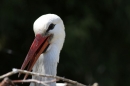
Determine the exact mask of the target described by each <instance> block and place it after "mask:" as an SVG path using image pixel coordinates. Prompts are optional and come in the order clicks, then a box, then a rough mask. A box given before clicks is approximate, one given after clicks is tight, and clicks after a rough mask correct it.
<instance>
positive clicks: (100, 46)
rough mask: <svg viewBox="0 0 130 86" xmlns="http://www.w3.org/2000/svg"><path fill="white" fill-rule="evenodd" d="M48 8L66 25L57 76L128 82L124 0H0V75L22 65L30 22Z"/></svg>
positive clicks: (124, 85)
mask: <svg viewBox="0 0 130 86" xmlns="http://www.w3.org/2000/svg"><path fill="white" fill-rule="evenodd" d="M47 13H54V14H57V15H59V16H60V17H61V18H62V19H63V21H64V24H65V28H66V29H65V30H66V39H65V43H64V47H63V50H62V52H61V55H60V57H61V58H60V63H59V65H58V75H59V76H63V77H66V78H69V79H72V80H76V81H78V82H81V83H84V84H87V85H89V84H93V83H94V82H98V83H99V85H100V86H130V1H129V0H1V1H0V75H2V74H4V73H6V72H9V71H11V70H12V68H20V67H21V65H22V62H23V60H24V58H25V56H26V54H27V52H28V50H29V47H30V45H31V43H32V41H33V38H34V33H33V28H32V26H33V22H34V21H35V20H36V19H37V18H38V17H39V16H41V15H43V14H47ZM10 78H11V79H18V77H17V75H14V76H12V77H10ZM21 79H22V77H21ZM27 85H28V84H27ZM20 86H25V84H22V85H20Z"/></svg>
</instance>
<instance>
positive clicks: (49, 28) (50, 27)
mask: <svg viewBox="0 0 130 86" xmlns="http://www.w3.org/2000/svg"><path fill="white" fill-rule="evenodd" d="M54 27H55V24H53V23H51V24H50V25H49V27H48V29H47V31H46V32H48V31H49V30H52V29H53V28H54Z"/></svg>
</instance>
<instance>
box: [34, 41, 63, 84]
mask: <svg viewBox="0 0 130 86" xmlns="http://www.w3.org/2000/svg"><path fill="white" fill-rule="evenodd" d="M58 45H59V44H58V43H54V44H51V45H50V46H49V47H48V49H47V51H46V52H45V53H43V54H41V55H40V57H39V59H38V60H37V62H36V64H35V65H34V67H33V72H37V73H41V74H49V75H53V76H56V74H57V65H58V62H59V54H60V50H61V48H62V47H58ZM33 78H35V79H37V80H42V81H44V80H47V81H48V80H49V81H50V80H52V78H41V77H36V76H33ZM55 84H56V83H52V85H50V86H55Z"/></svg>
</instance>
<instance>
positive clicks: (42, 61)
mask: <svg viewBox="0 0 130 86" xmlns="http://www.w3.org/2000/svg"><path fill="white" fill-rule="evenodd" d="M50 24H54V25H55V26H54V28H53V29H51V30H49V31H48V32H47V30H48V27H49V25H50ZM33 30H34V33H35V35H37V34H42V35H43V36H44V35H50V34H51V35H52V37H51V39H50V41H49V44H50V45H49V47H48V48H47V50H46V51H45V52H44V53H42V54H41V55H40V57H39V58H38V60H37V62H36V63H35V65H34V67H33V72H37V73H41V74H49V75H54V76H55V75H56V74H57V65H58V62H59V54H60V51H61V49H62V46H63V43H64V39H65V31H64V30H65V29H64V24H63V21H62V19H61V18H60V17H59V16H57V15H55V14H46V15H42V16H41V17H39V18H38V19H37V20H36V21H35V22H34V25H33ZM32 78H34V79H38V80H41V81H49V80H52V79H51V78H41V77H37V76H33V77H32ZM49 85H50V86H56V83H55V82H54V83H51V84H49ZM30 86H42V85H41V84H36V83H31V84H30ZM57 86H65V84H59V85H57Z"/></svg>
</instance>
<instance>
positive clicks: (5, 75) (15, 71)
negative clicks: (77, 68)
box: [0, 68, 86, 86]
mask: <svg viewBox="0 0 130 86" xmlns="http://www.w3.org/2000/svg"><path fill="white" fill-rule="evenodd" d="M16 73H24V74H29V75H34V76H41V77H49V78H55V79H58V80H62V81H65V82H68V83H71V84H73V85H75V86H86V85H84V84H81V83H79V82H77V81H73V80H70V79H66V78H64V77H60V76H52V75H43V74H39V73H35V72H29V71H26V70H21V69H15V68H14V69H13V70H12V71H11V72H9V73H7V74H4V75H2V76H0V79H3V78H5V77H8V76H11V75H13V74H16Z"/></svg>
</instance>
